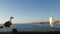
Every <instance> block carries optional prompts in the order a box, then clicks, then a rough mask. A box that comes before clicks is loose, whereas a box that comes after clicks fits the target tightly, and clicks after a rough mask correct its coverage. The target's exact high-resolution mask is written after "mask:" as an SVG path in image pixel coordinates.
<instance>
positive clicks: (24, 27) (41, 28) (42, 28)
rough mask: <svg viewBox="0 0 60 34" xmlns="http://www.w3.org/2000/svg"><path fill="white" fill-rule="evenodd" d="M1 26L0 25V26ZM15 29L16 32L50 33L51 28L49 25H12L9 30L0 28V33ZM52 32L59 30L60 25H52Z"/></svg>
mask: <svg viewBox="0 0 60 34" xmlns="http://www.w3.org/2000/svg"><path fill="white" fill-rule="evenodd" d="M1 25H2V24H0V26H1ZM14 28H15V29H17V30H18V31H21V32H23V31H50V30H51V27H50V25H49V24H13V25H11V27H9V28H0V32H7V31H11V30H12V29H14ZM53 30H54V31H58V30H60V24H54V28H53Z"/></svg>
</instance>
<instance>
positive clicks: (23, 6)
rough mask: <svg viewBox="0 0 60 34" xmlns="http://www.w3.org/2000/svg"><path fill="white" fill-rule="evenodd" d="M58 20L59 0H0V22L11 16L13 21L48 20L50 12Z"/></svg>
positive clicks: (59, 12)
mask: <svg viewBox="0 0 60 34" xmlns="http://www.w3.org/2000/svg"><path fill="white" fill-rule="evenodd" d="M52 12H54V13H55V19H56V20H59V21H60V15H59V14H60V0H0V23H2V22H5V21H7V20H8V18H9V17H10V16H13V17H14V19H13V21H14V22H13V23H26V22H27V23H28V22H41V21H48V19H49V17H50V14H51V13H52Z"/></svg>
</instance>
